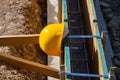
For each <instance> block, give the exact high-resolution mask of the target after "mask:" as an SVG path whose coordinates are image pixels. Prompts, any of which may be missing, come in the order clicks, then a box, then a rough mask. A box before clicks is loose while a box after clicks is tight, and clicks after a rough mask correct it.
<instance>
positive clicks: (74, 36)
mask: <svg viewBox="0 0 120 80" xmlns="http://www.w3.org/2000/svg"><path fill="white" fill-rule="evenodd" d="M67 37H68V38H77V39H79V38H101V36H91V35H72V36H67Z"/></svg>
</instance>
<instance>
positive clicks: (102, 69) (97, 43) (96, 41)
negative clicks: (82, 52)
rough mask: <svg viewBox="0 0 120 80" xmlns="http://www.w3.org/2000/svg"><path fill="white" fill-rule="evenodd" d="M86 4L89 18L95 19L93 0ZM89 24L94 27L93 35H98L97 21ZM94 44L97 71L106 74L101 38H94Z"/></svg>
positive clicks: (102, 79) (101, 79)
mask: <svg viewBox="0 0 120 80" xmlns="http://www.w3.org/2000/svg"><path fill="white" fill-rule="evenodd" d="M88 5H89V6H90V10H91V15H90V16H91V18H92V20H93V21H94V20H97V16H96V12H95V6H94V1H93V0H89V3H88ZM91 24H92V25H91V26H92V27H94V28H93V33H94V34H93V35H98V36H100V31H99V27H98V23H97V22H91ZM94 45H95V49H96V50H95V52H97V53H98V59H99V61H98V62H99V72H100V74H105V75H108V68H107V65H106V59H105V53H104V50H103V46H102V40H101V39H94ZM100 80H108V79H105V78H100Z"/></svg>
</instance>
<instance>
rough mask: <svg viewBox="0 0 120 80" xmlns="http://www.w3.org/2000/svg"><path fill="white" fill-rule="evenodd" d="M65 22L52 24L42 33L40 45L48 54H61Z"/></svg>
mask: <svg viewBox="0 0 120 80" xmlns="http://www.w3.org/2000/svg"><path fill="white" fill-rule="evenodd" d="M63 32H64V24H63V23H60V24H50V25H48V26H46V27H45V28H44V29H43V30H42V31H41V33H40V37H39V45H40V47H41V49H42V50H43V51H44V52H45V53H46V54H48V55H51V56H60V54H61V42H62V37H63Z"/></svg>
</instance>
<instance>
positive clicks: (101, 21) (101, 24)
mask: <svg viewBox="0 0 120 80" xmlns="http://www.w3.org/2000/svg"><path fill="white" fill-rule="evenodd" d="M95 8H96V14H97V19H98V25H99V30H100V32H102V31H107V27H106V24H105V20H104V19H103V14H102V11H101V8H100V2H99V0H95ZM113 54H114V53H113V50H112V46H111V43H110V39H109V36H108V34H107V35H106V44H105V57H106V61H107V67H108V69H110V67H111V66H112V65H113V64H112V60H111V59H112V57H113Z"/></svg>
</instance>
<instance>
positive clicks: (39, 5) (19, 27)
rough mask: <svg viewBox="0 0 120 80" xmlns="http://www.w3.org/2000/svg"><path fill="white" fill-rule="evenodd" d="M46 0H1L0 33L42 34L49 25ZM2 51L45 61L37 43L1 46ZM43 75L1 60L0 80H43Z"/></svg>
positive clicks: (32, 59)
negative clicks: (47, 22)
mask: <svg viewBox="0 0 120 80" xmlns="http://www.w3.org/2000/svg"><path fill="white" fill-rule="evenodd" d="M45 10H46V0H0V36H4V35H20V34H35V33H39V32H40V30H41V29H42V27H43V26H44V25H45V24H46V22H45V17H46V15H45V14H46V13H45ZM0 53H3V54H10V55H13V56H17V57H21V58H23V59H27V60H30V61H34V62H38V63H42V64H46V55H45V54H43V53H42V51H41V50H40V49H39V46H38V45H32V44H30V45H19V46H1V47H0ZM44 78H45V76H42V75H40V74H38V73H35V72H30V71H27V70H25V69H21V68H18V67H15V66H12V65H10V64H7V63H5V62H4V61H0V80H43V79H44Z"/></svg>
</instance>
